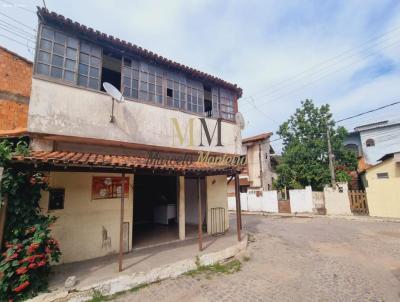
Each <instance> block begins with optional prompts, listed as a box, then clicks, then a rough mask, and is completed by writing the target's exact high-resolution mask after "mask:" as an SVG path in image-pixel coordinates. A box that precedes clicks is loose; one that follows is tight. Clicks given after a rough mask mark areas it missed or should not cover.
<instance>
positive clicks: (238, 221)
mask: <svg viewBox="0 0 400 302" xmlns="http://www.w3.org/2000/svg"><path fill="white" fill-rule="evenodd" d="M235 197H236V230H237V236H238V240H239V241H240V240H241V236H240V230H241V228H242V227H241V214H242V213H241V207H240V192H239V175H238V174H235Z"/></svg>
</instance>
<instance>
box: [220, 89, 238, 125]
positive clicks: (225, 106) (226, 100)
mask: <svg viewBox="0 0 400 302" xmlns="http://www.w3.org/2000/svg"><path fill="white" fill-rule="evenodd" d="M219 99H220V110H221V117H222V118H224V119H227V120H234V118H235V111H234V100H233V95H232V94H231V93H229V92H228V91H225V90H223V89H220V98H219Z"/></svg>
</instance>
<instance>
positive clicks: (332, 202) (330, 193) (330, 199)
mask: <svg viewBox="0 0 400 302" xmlns="http://www.w3.org/2000/svg"><path fill="white" fill-rule="evenodd" d="M338 186H340V187H341V188H342V189H343V191H342V192H340V191H339V189H338V188H337V187H335V188H330V187H325V188H324V196H325V208H326V214H328V215H352V213H351V209H350V200H349V192H348V188H347V184H345V183H341V184H338Z"/></svg>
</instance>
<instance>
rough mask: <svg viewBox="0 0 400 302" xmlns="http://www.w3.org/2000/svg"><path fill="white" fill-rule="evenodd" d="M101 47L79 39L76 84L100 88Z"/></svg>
mask: <svg viewBox="0 0 400 302" xmlns="http://www.w3.org/2000/svg"><path fill="white" fill-rule="evenodd" d="M100 71H101V48H100V47H97V46H95V45H93V44H90V43H87V42H85V41H81V47H80V50H79V68H78V85H80V86H84V87H88V88H92V89H100Z"/></svg>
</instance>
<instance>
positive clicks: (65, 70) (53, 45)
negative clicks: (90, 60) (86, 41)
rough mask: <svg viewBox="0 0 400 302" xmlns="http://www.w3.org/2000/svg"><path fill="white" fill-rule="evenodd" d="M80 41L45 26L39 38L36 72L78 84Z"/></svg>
mask: <svg viewBox="0 0 400 302" xmlns="http://www.w3.org/2000/svg"><path fill="white" fill-rule="evenodd" d="M78 45H79V40H78V39H75V38H72V37H69V36H67V35H65V34H63V33H61V32H59V31H56V30H53V29H51V28H48V27H46V26H43V27H42V29H41V32H40V37H39V46H38V53H37V64H36V72H37V73H38V74H42V75H46V76H50V77H52V78H56V79H63V80H65V81H68V82H72V83H75V82H76V71H77V61H78Z"/></svg>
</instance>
